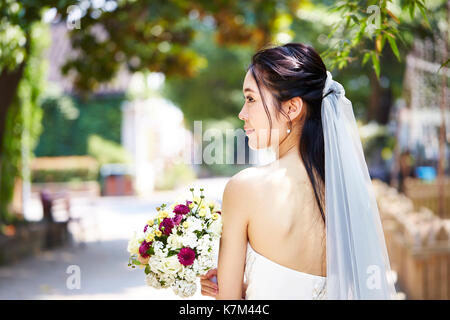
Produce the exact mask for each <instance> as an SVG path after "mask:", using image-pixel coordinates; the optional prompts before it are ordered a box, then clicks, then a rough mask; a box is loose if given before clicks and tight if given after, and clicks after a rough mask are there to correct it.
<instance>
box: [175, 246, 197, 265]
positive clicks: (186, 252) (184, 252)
mask: <svg viewBox="0 0 450 320" xmlns="http://www.w3.org/2000/svg"><path fill="white" fill-rule="evenodd" d="M194 260H195V251H194V250H192V249H191V248H189V247H186V248H182V249H181V250H180V252H179V253H178V261H180V263H181V264H182V265H184V266H189V265H191V264H193V263H194Z"/></svg>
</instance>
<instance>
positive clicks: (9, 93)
mask: <svg viewBox="0 0 450 320" xmlns="http://www.w3.org/2000/svg"><path fill="white" fill-rule="evenodd" d="M25 63H26V62H25V61H24V62H22V63H21V64H20V65H19V66H18V68H17V69H15V70H13V71H7V70H3V71H2V72H1V74H0V97H1V98H0V181H1V179H2V176H3V175H2V168H3V156H4V150H3V144H4V143H3V142H4V141H3V140H4V138H5V130H6V118H7V115H8V111H9V110H10V108H11V106H13V102H14V98H15V96H16V94H17V88H18V87H19V83H20V79H22V76H23V72H24V69H25ZM2 192H3V190H2V184H1V183H0V199H1V195H2ZM2 220H3V217H2V216H1V215H0V225H1V224H2V222H3V221H2Z"/></svg>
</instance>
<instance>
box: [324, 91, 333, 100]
mask: <svg viewBox="0 0 450 320" xmlns="http://www.w3.org/2000/svg"><path fill="white" fill-rule="evenodd" d="M333 92H334V90H333V89H331V90H330V91H328V92H327V93H326V94H325V95H324V96H323V97H322V99H325V97H326V96H327V95H329V94H330V93H333Z"/></svg>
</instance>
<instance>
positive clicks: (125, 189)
mask: <svg viewBox="0 0 450 320" xmlns="http://www.w3.org/2000/svg"><path fill="white" fill-rule="evenodd" d="M103 195H104V196H131V195H134V190H133V181H132V179H131V177H130V176H129V175H110V176H107V177H106V178H105V184H104V190H103Z"/></svg>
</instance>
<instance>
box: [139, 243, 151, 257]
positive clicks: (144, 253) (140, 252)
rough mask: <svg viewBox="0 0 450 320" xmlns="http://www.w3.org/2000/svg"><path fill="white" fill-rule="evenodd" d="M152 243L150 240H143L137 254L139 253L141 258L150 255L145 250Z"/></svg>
mask: <svg viewBox="0 0 450 320" xmlns="http://www.w3.org/2000/svg"><path fill="white" fill-rule="evenodd" d="M151 245H152V241H150V242H147V241H145V240H144V241H143V242H142V243H141V246H140V247H139V254H140V255H141V257H142V258H147V257H149V256H150V255H149V254H148V253H147V250H148V249H150V246H151Z"/></svg>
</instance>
